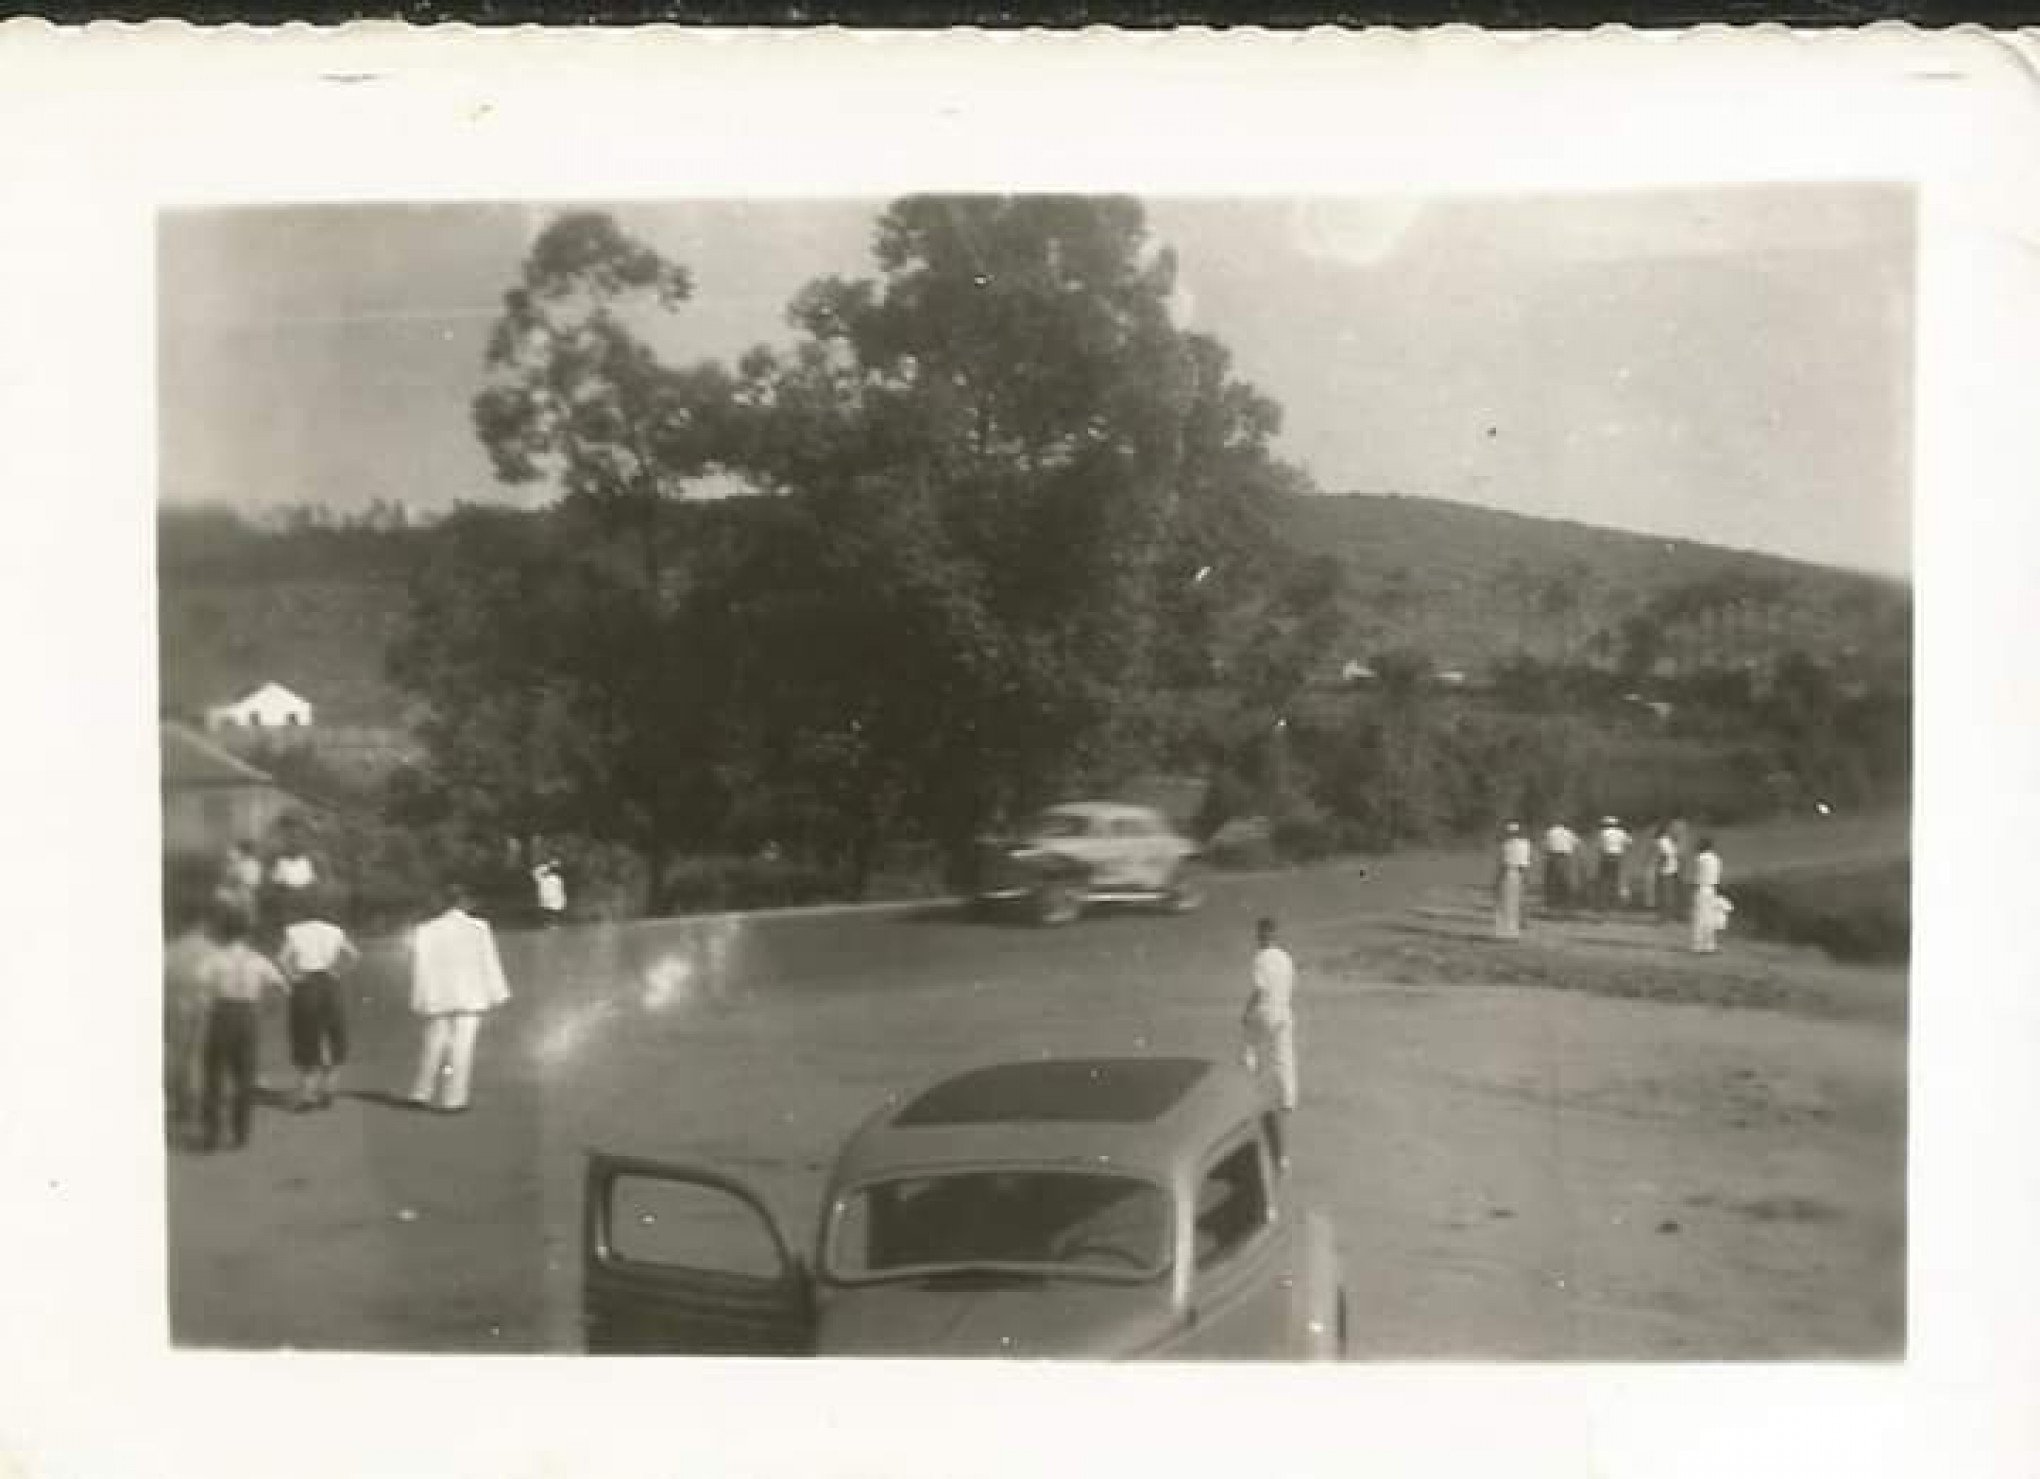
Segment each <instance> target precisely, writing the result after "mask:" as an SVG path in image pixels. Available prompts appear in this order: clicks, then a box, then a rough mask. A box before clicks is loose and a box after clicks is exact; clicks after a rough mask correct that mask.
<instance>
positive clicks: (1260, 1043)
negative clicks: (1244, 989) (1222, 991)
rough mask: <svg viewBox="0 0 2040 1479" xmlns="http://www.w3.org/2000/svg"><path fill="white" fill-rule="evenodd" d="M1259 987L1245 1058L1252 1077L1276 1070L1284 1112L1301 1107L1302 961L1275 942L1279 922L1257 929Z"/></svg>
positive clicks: (1251, 1005) (1246, 1015) (1251, 1004)
mask: <svg viewBox="0 0 2040 1479" xmlns="http://www.w3.org/2000/svg"><path fill="white" fill-rule="evenodd" d="M1254 938H1255V949H1254V962H1253V988H1252V990H1250V991H1249V992H1248V994H1247V1005H1246V1009H1245V1010H1244V1011H1242V1012H1241V1013H1240V1027H1241V1030H1242V1031H1243V1033H1244V1035H1245V1041H1244V1043H1243V1044H1242V1046H1241V1050H1240V1059H1241V1061H1242V1062H1243V1063H1245V1064H1246V1067H1247V1071H1248V1072H1249V1073H1252V1074H1255V1075H1257V1076H1258V1075H1259V1074H1260V1073H1261V1072H1263V1071H1264V1070H1269V1069H1272V1070H1273V1071H1274V1074H1275V1081H1276V1084H1277V1086H1278V1088H1279V1091H1280V1099H1279V1101H1278V1102H1279V1103H1280V1105H1281V1108H1282V1112H1283V1113H1284V1114H1288V1113H1290V1112H1291V1111H1293V1110H1294V1109H1295V1108H1296V1015H1295V1010H1294V1004H1293V998H1294V996H1295V994H1296V962H1295V961H1293V960H1291V959H1290V958H1289V952H1288V951H1287V950H1284V949H1283V948H1282V947H1281V946H1280V945H1278V944H1276V943H1275V921H1274V920H1272V919H1262V920H1261V921H1260V922H1259V923H1257V924H1256V925H1255V926H1254Z"/></svg>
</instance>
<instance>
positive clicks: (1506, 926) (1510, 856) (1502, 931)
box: [1495, 822, 1530, 940]
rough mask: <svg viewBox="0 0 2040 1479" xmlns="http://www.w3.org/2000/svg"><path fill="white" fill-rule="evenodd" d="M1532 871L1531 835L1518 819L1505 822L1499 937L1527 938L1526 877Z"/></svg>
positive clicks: (1498, 862) (1498, 865) (1498, 881)
mask: <svg viewBox="0 0 2040 1479" xmlns="http://www.w3.org/2000/svg"><path fill="white" fill-rule="evenodd" d="M1529 873H1530V839H1529V838H1527V837H1525V836H1524V835H1523V829H1522V828H1521V827H1519V826H1517V825H1516V823H1514V822H1504V823H1503V824H1502V845H1501V850H1500V853H1499V855H1498V856H1497V857H1496V859H1495V938H1496V939H1497V940H1520V939H1522V938H1523V880H1524V879H1525V878H1526V877H1528V876H1529Z"/></svg>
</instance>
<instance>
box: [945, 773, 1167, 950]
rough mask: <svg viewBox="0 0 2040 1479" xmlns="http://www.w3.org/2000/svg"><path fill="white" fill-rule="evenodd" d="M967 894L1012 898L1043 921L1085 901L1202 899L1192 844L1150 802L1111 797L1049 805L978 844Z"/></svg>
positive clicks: (1065, 915)
mask: <svg viewBox="0 0 2040 1479" xmlns="http://www.w3.org/2000/svg"><path fill="white" fill-rule="evenodd" d="M971 897H972V900H973V901H974V902H975V903H977V904H978V905H980V906H982V907H992V906H1000V905H1019V906H1024V907H1026V908H1028V909H1029V910H1031V912H1032V914H1033V917H1034V918H1035V919H1036V920H1038V921H1039V922H1040V923H1042V924H1068V923H1069V922H1071V921H1072V920H1074V919H1077V918H1078V917H1079V916H1081V915H1082V914H1083V912H1084V910H1085V909H1086V908H1088V907H1089V906H1090V905H1092V904H1101V903H1120V904H1125V903H1141V904H1159V905H1162V906H1163V907H1165V908H1169V909H1174V910H1178V911H1183V912H1187V911H1189V910H1191V909H1195V908H1196V907H1197V906H1198V905H1199V904H1201V903H1202V902H1203V900H1204V894H1203V889H1202V887H1201V884H1200V881H1199V878H1198V848H1197V844H1196V843H1194V842H1192V841H1191V840H1190V839H1189V838H1187V837H1185V836H1183V835H1182V834H1181V833H1180V832H1178V831H1177V830H1176V829H1175V828H1174V827H1173V826H1171V825H1170V824H1169V821H1168V819H1167V818H1166V817H1164V816H1163V815H1162V814H1161V813H1160V812H1158V811H1156V810H1155V809H1154V808H1153V807H1148V806H1132V805H1128V804H1126V803H1124V802H1117V801H1072V802H1066V803H1064V804H1063V805H1060V806H1051V807H1050V808H1048V810H1046V811H1044V812H1042V813H1040V814H1039V815H1038V816H1036V817H1035V818H1034V819H1033V821H1032V822H1031V823H1029V825H1028V826H1026V827H1025V828H1023V829H1021V831H1020V834H1019V835H1018V836H1016V837H1007V838H987V839H984V840H982V841H981V842H980V843H979V844H978V852H977V876H976V878H975V879H974V880H973V886H972V892H971Z"/></svg>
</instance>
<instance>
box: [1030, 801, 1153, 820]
mask: <svg viewBox="0 0 2040 1479" xmlns="http://www.w3.org/2000/svg"><path fill="white" fill-rule="evenodd" d="M1039 815H1041V816H1049V817H1144V818H1149V819H1154V818H1158V817H1160V816H1161V813H1160V812H1158V811H1156V810H1155V809H1154V808H1153V807H1152V806H1135V805H1133V804H1132V803H1130V802H1126V801H1065V802H1062V803H1061V804H1060V805H1057V806H1045V807H1043V808H1042V809H1041V811H1040V813H1039Z"/></svg>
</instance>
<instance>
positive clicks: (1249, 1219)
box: [1196, 1139, 1269, 1270]
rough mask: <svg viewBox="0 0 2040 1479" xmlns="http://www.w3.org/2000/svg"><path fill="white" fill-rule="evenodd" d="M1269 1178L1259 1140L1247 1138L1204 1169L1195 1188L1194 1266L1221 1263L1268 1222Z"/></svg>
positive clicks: (1202, 1267)
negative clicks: (1195, 1241)
mask: <svg viewBox="0 0 2040 1479" xmlns="http://www.w3.org/2000/svg"><path fill="white" fill-rule="evenodd" d="M1268 1207H1269V1202H1268V1182H1267V1176H1266V1173H1265V1171H1264V1169H1263V1166H1262V1162H1261V1144H1260V1141H1259V1140H1255V1139H1249V1140H1247V1141H1246V1142H1245V1143H1243V1144H1241V1145H1240V1146H1238V1147H1236V1148H1235V1149H1234V1150H1233V1151H1231V1152H1230V1153H1229V1154H1227V1155H1226V1156H1224V1157H1223V1158H1221V1159H1220V1160H1219V1162H1218V1164H1217V1165H1215V1166H1213V1167H1212V1168H1211V1169H1210V1170H1209V1171H1207V1172H1205V1173H1204V1180H1203V1181H1202V1182H1201V1183H1200V1184H1199V1185H1198V1188H1197V1229H1196V1238H1197V1267H1198V1269H1199V1270H1203V1269H1207V1268H1211V1267H1212V1266H1214V1265H1216V1264H1219V1263H1223V1262H1224V1261H1225V1260H1226V1259H1227V1258H1230V1257H1231V1256H1232V1255H1233V1254H1234V1253H1237V1252H1238V1251H1239V1250H1240V1249H1241V1248H1243V1247H1245V1246H1246V1245H1247V1243H1249V1242H1250V1241H1252V1240H1253V1237H1254V1235H1255V1234H1256V1233H1258V1232H1260V1230H1261V1229H1262V1228H1264V1227H1266V1226H1267V1225H1268Z"/></svg>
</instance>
